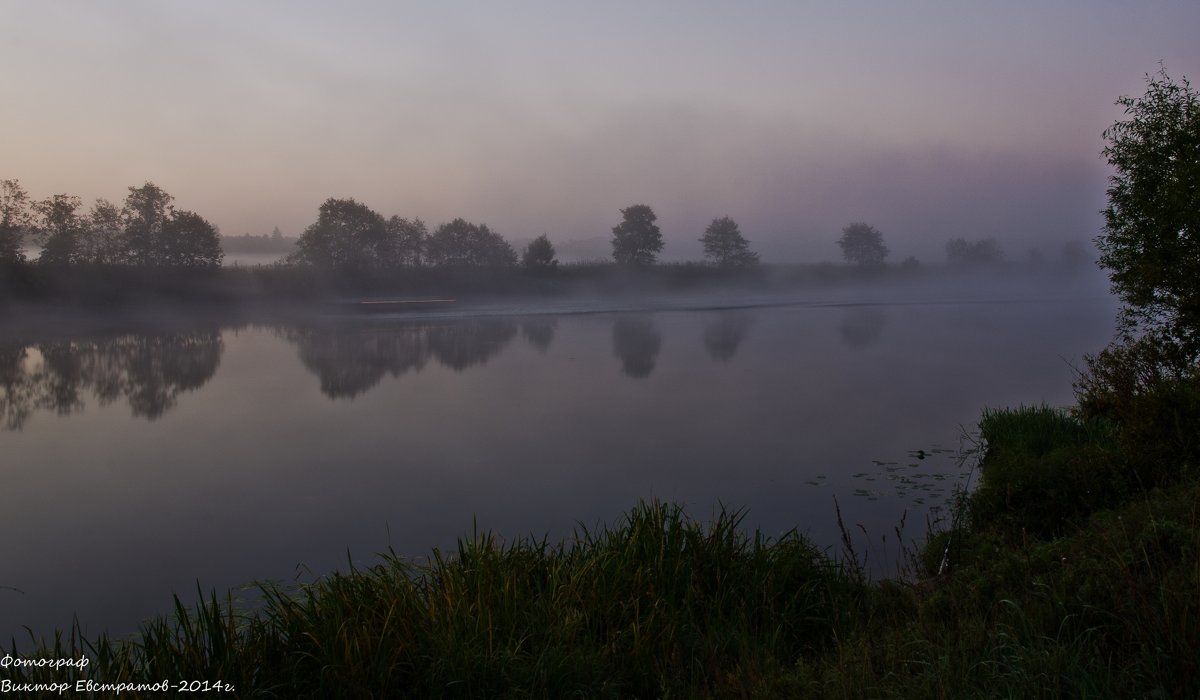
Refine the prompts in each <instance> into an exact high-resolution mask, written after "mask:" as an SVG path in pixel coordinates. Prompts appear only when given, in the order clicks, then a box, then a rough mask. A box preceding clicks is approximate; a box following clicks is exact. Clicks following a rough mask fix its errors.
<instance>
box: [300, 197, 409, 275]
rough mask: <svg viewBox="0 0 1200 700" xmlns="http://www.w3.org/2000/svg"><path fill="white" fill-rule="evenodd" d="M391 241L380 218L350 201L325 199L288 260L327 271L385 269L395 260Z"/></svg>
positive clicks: (393, 242)
mask: <svg viewBox="0 0 1200 700" xmlns="http://www.w3.org/2000/svg"><path fill="white" fill-rule="evenodd" d="M395 255H396V246H395V241H394V240H393V238H392V236H391V235H390V234H389V231H388V226H387V222H386V221H384V219H383V216H381V215H380V214H378V213H377V212H375V211H374V210H373V209H371V208H370V207H368V206H367V205H365V204H360V203H359V202H357V201H355V200H354V199H353V198H351V199H334V198H332V197H331V198H329V199H326V200H325V202H324V203H323V204H322V205H321V207H320V209H319V210H318V212H317V221H316V223H313V224H310V225H309V226H308V228H306V229H304V233H302V234H300V240H298V241H297V242H296V252H294V253H292V255H291V256H289V258H288V260H289V261H290V262H293V263H299V264H302V265H312V266H313V267H319V268H325V269H331V270H361V269H366V268H371V267H380V266H387V265H389V264H390V261H392V260H394V259H395Z"/></svg>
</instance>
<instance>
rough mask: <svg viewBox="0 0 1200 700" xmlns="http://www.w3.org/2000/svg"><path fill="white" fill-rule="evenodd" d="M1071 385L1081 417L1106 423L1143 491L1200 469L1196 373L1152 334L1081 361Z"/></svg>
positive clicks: (1199, 383) (1198, 373)
mask: <svg viewBox="0 0 1200 700" xmlns="http://www.w3.org/2000/svg"><path fill="white" fill-rule="evenodd" d="M1086 362H1087V369H1086V371H1084V372H1083V373H1082V374H1081V375H1080V376H1079V378H1078V380H1077V381H1076V383H1075V393H1076V399H1077V400H1078V403H1079V412H1080V415H1082V416H1084V417H1085V418H1086V419H1092V420H1094V419H1102V420H1106V421H1108V422H1109V423H1111V424H1112V425H1113V426H1114V429H1115V433H1116V436H1117V440H1118V443H1119V444H1120V446H1121V448H1122V451H1123V452H1124V453H1125V455H1126V456H1127V459H1128V460H1129V461H1130V462H1131V463H1132V464H1133V466H1134V467H1135V468H1136V472H1137V475H1138V478H1139V479H1141V480H1142V481H1143V482H1144V483H1145V485H1147V486H1148V485H1152V484H1161V483H1169V482H1170V481H1172V480H1174V479H1175V478H1177V477H1178V476H1179V473H1180V469H1182V468H1187V467H1189V466H1190V467H1192V468H1195V466H1196V465H1197V464H1200V430H1198V426H1200V367H1197V365H1196V364H1194V362H1192V361H1190V360H1189V358H1188V357H1187V354H1186V353H1185V352H1184V351H1183V350H1182V349H1181V348H1180V347H1179V346H1178V345H1177V344H1176V343H1174V342H1172V341H1169V340H1165V339H1163V338H1162V337H1161V336H1159V335H1157V334H1151V335H1145V336H1142V337H1141V338H1139V339H1137V340H1126V341H1125V342H1122V343H1116V344H1113V345H1111V346H1109V347H1108V348H1106V349H1105V350H1104V351H1102V352H1101V353H1100V354H1099V355H1089V356H1087V358H1086Z"/></svg>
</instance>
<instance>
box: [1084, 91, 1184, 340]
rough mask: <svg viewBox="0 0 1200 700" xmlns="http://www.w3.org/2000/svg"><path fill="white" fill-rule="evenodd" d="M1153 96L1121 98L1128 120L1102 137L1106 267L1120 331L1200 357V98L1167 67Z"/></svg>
mask: <svg viewBox="0 0 1200 700" xmlns="http://www.w3.org/2000/svg"><path fill="white" fill-rule="evenodd" d="M1146 82H1147V87H1146V94H1145V95H1143V96H1141V97H1138V98H1133V97H1128V96H1125V97H1122V98H1121V99H1119V100H1118V101H1117V104H1118V105H1120V106H1122V107H1124V108H1125V114H1126V116H1127V118H1126V119H1124V120H1122V121H1118V122H1116V123H1115V124H1113V125H1112V126H1111V127H1109V128H1108V129H1107V130H1106V131H1105V132H1104V137H1105V140H1106V141H1107V142H1108V145H1107V146H1106V147H1105V149H1104V156H1105V157H1106V158H1107V159H1108V163H1109V165H1111V166H1112V167H1113V170H1114V173H1113V175H1112V176H1111V177H1110V178H1109V187H1108V206H1107V207H1106V208H1105V210H1104V232H1103V234H1101V235H1100V237H1098V238H1097V239H1096V244H1097V246H1098V247H1099V249H1100V253H1101V255H1100V265H1101V266H1102V267H1104V268H1106V269H1107V270H1109V271H1110V273H1111V277H1112V283H1113V290H1114V291H1115V292H1116V293H1117V295H1118V296H1119V297H1120V299H1121V302H1122V305H1123V309H1122V325H1123V327H1124V329H1125V330H1126V331H1127V332H1129V333H1132V332H1133V331H1134V330H1136V329H1142V330H1146V331H1152V332H1153V333H1154V334H1155V335H1157V336H1159V337H1160V339H1161V340H1163V341H1166V342H1167V343H1169V344H1170V345H1173V346H1175V347H1177V348H1179V349H1182V350H1184V351H1185V352H1186V354H1187V355H1189V356H1191V357H1195V356H1197V355H1200V93H1198V92H1197V91H1196V90H1195V89H1193V88H1192V85H1191V83H1190V82H1188V79H1187V78H1182V79H1181V80H1180V81H1179V82H1175V81H1174V80H1172V79H1171V77H1170V76H1169V75H1167V72H1166V69H1165V68H1164V69H1160V70H1159V72H1158V73H1157V74H1155V75H1153V76H1150V75H1147V76H1146Z"/></svg>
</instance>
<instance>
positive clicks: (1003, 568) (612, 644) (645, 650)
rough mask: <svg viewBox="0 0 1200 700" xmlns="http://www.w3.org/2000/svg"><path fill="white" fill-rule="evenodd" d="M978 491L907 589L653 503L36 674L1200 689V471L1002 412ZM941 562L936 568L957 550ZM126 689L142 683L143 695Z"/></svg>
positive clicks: (281, 692) (929, 693)
mask: <svg viewBox="0 0 1200 700" xmlns="http://www.w3.org/2000/svg"><path fill="white" fill-rule="evenodd" d="M981 427H982V435H983V439H984V441H985V445H986V452H985V454H984V458H983V462H982V465H981V466H982V482H981V485H980V487H979V488H978V489H977V490H976V491H975V492H974V493H973V494H972V495H971V496H970V497H969V498H967V499H964V500H963V501H962V504H961V507H962V511H961V513H960V515H961V518H960V521H959V526H958V527H957V529H955V530H953V531H948V532H943V533H935V534H933V536H932V537H931V539H930V540H929V542H928V543H927V544H926V546H924V548H923V549H922V550H921V551H918V552H915V553H914V561H913V570H912V572H911V576H910V577H909V578H908V579H907V580H904V581H879V582H871V581H867V580H865V579H864V578H863V577H862V576H861V575H860V574H859V571H858V568H857V567H856V566H855V564H854V562H853V561H851V560H847V559H845V558H837V557H834V558H831V557H829V556H828V555H827V554H826V553H824V552H820V551H818V550H816V549H815V548H814V547H813V546H812V545H811V544H810V543H808V542H806V541H805V540H804V539H803V538H802V537H800V536H798V535H795V534H790V535H787V536H785V537H783V538H780V539H777V540H768V539H766V538H764V537H763V536H762V535H761V534H747V533H745V532H743V531H742V530H741V529H740V528H739V527H738V525H739V517H738V514H737V513H732V512H722V513H720V514H718V515H717V516H716V517H715V518H714V519H713V520H712V521H711V522H700V521H698V520H696V519H693V518H691V517H689V516H688V514H686V513H685V512H684V511H683V510H681V509H680V508H678V507H675V506H671V505H664V504H640V505H638V506H636V507H635V508H634V509H632V510H631V511H630V512H629V513H628V514H627V515H626V516H625V517H624V519H623V520H622V521H621V522H619V523H616V524H614V525H613V526H611V527H610V528H608V529H605V530H601V531H597V532H580V533H578V536H577V537H576V538H575V539H573V540H571V541H568V542H564V543H548V542H539V541H531V540H528V539H519V540H515V541H511V542H502V541H501V540H499V539H498V538H496V537H495V536H492V535H487V534H477V535H475V536H472V537H469V538H465V539H464V540H463V541H462V542H461V543H460V545H459V548H458V550H457V551H455V552H449V553H435V554H434V555H433V556H432V557H431V559H430V560H429V561H428V562H425V563H412V562H407V561H402V560H400V559H396V558H391V559H387V560H384V561H382V562H381V563H380V564H379V565H378V566H376V567H374V568H371V569H368V570H356V571H351V572H348V573H344V574H336V575H332V576H330V577H327V578H325V579H323V580H321V581H319V582H317V583H316V584H314V585H312V586H310V587H307V588H304V589H302V590H299V591H284V590H280V589H278V588H274V587H270V586H267V587H265V588H264V590H263V592H264V597H265V605H262V606H260V607H259V608H258V609H257V611H256V612H245V611H239V607H238V606H237V605H234V604H231V601H229V600H228V599H226V600H219V599H216V598H213V597H210V598H208V599H206V600H201V601H199V602H197V603H195V604H194V605H193V606H192V607H191V609H186V608H185V606H184V605H183V604H180V605H179V608H178V614H177V616H176V617H175V618H172V619H167V618H164V619H160V620H156V621H153V622H151V623H149V624H148V625H146V626H145V627H144V628H143V631H142V632H141V634H140V635H139V636H138V637H137V638H136V639H135V640H133V641H132V642H112V641H109V640H105V639H100V640H98V641H85V640H82V639H80V638H78V637H77V636H72V635H65V636H63V637H62V638H60V639H58V640H57V641H56V642H54V643H51V644H48V645H47V646H46V648H43V649H42V650H40V651H39V652H37V653H36V654H26V656H27V657H34V656H37V657H44V658H65V657H77V656H78V655H79V654H81V653H87V654H89V655H90V656H92V657H93V659H94V661H93V663H92V664H90V665H89V667H88V668H87V669H86V670H85V673H84V674H82V675H81V674H79V673H78V672H77V671H76V670H74V669H68V670H59V671H47V670H44V669H39V670H37V671H26V672H24V673H19V672H18V671H17V670H15V669H13V668H8V669H0V678H3V679H10V680H12V681H13V682H20V683H36V682H48V681H51V680H56V681H60V682H61V681H63V680H67V679H74V678H75V677H83V676H84V675H85V676H86V677H89V678H92V679H94V680H98V681H103V682H110V683H111V682H122V681H124V682H134V683H136V682H150V681H156V680H159V679H163V678H167V679H173V680H188V679H202V680H209V681H216V680H221V681H223V682H225V683H229V684H232V685H233V686H234V687H236V689H237V694H238V695H239V696H243V697H254V696H259V697H296V696H310V697H328V696H365V695H368V694H374V696H376V697H546V698H552V697H553V698H557V697H613V698H624V697H704V696H709V697H805V696H814V697H817V696H820V697H824V696H829V697H864V696H873V697H941V698H961V697H1060V696H1063V695H1067V696H1088V697H1195V696H1196V695H1197V693H1198V692H1200V668H1198V660H1200V479H1197V474H1196V472H1195V469H1194V464H1191V463H1180V464H1176V465H1173V467H1172V468H1171V469H1164V468H1163V465H1161V464H1159V465H1156V466H1157V469H1156V470H1155V471H1154V472H1153V473H1151V472H1149V471H1147V469H1148V465H1146V464H1144V463H1143V462H1141V461H1139V460H1138V459H1136V458H1134V459H1130V456H1129V455H1128V454H1127V453H1126V450H1127V449H1128V448H1129V446H1128V445H1125V444H1123V443H1122V438H1121V433H1122V429H1121V426H1119V425H1114V424H1113V423H1111V422H1105V421H1102V420H1100V419H1084V418H1080V417H1075V416H1072V415H1068V414H1066V413H1063V412H1060V411H1057V410H1054V409H1048V408H1025V409H1017V410H1007V411H996V412H989V413H987V414H985V416H984V419H983V421H982V426H981ZM947 551H948V553H949V556H948V566H947V567H946V568H945V570H943V571H942V572H941V573H940V574H939V573H938V570H939V569H940V568H941V567H942V562H943V558H944V554H945V553H946V552H947ZM125 695H129V694H128V693H126V694H125Z"/></svg>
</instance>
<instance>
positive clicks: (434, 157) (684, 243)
mask: <svg viewBox="0 0 1200 700" xmlns="http://www.w3.org/2000/svg"><path fill="white" fill-rule="evenodd" d="M1198 29H1200V3H1197V2H1195V1H1194V0H1193V1H1191V2H1101V1H1097V2H1064V1H1054V0H1047V1H1042V2H1025V1H1015V2H1011V1H1010V2H990V3H983V2H962V1H958V2H904V3H900V2H838V3H833V2H828V3H816V2H811V3H809V2H745V3H733V2H701V1H698V0H692V1H691V2H637V3H634V2H605V3H598V2H597V3H584V2H561V1H560V2H494V3H491V2H489V3H484V2H477V3H458V2H437V3H429V2H423V3H399V2H395V3H393V2H342V3H336V4H335V3H316V2H245V1H243V2H224V1H208V2H198V1H193V2H19V1H11V0H0V64H2V65H3V66H4V67H5V70H4V79H3V81H2V82H0V86H2V98H0V128H2V129H3V132H4V136H3V138H2V139H0V178H17V179H19V180H20V181H21V182H22V184H24V186H25V188H26V189H27V190H28V191H29V192H30V194H31V195H32V196H33V197H35V198H39V199H40V198H44V197H47V196H49V195H51V194H55V193H59V192H66V193H69V194H75V195H79V196H81V197H82V198H83V199H84V200H85V202H86V203H87V204H89V205H90V203H91V202H92V200H94V199H95V198H97V197H105V198H108V199H112V200H114V201H119V200H121V199H122V198H123V197H124V195H125V193H126V192H127V189H126V188H127V187H129V186H130V185H139V184H141V183H142V182H144V181H146V180H152V181H154V182H155V183H157V184H158V185H160V186H161V187H163V188H164V189H166V190H167V191H168V192H170V193H171V194H173V195H175V197H176V204H177V205H178V206H180V207H183V208H186V209H192V210H195V211H197V212H198V213H200V214H201V215H203V216H204V217H206V218H207V219H209V220H210V221H212V222H213V223H214V224H216V225H217V226H219V227H220V229H221V231H222V233H224V234H227V235H236V234H240V233H245V232H250V233H255V234H258V233H268V232H270V230H271V229H272V227H273V226H279V227H280V228H281V229H282V230H283V231H284V233H285V234H287V235H298V234H299V233H300V231H301V230H302V229H303V227H304V226H306V225H307V224H309V223H311V222H312V221H313V220H314V219H315V217H316V211H317V207H318V206H319V205H320V203H321V202H322V201H323V200H324V199H325V198H327V197H331V196H334V197H355V198H356V199H358V200H360V201H363V202H365V203H366V204H368V205H370V206H371V207H373V208H375V209H376V210H378V211H379V212H380V213H382V214H384V215H385V216H388V215H391V214H399V215H401V216H405V217H410V218H411V217H421V218H422V219H424V220H425V221H426V222H428V223H430V224H431V225H434V226H436V225H437V224H438V223H441V222H444V221H447V220H449V219H451V218H454V217H458V216H461V217H464V218H467V219H470V220H473V221H476V222H486V223H487V224H489V225H490V226H492V227H493V228H494V229H496V230H497V231H499V232H500V233H501V234H502V235H504V236H506V237H507V238H509V239H510V240H514V241H519V240H522V239H529V238H532V237H534V236H536V235H538V234H540V233H543V232H545V233H548V234H549V236H550V238H551V240H552V241H568V240H578V239H589V238H592V239H607V238H608V237H609V236H610V235H611V228H612V226H614V225H615V224H616V223H617V222H618V221H619V219H620V212H619V210H620V208H622V207H625V206H628V205H630V204H635V203H646V204H649V205H651V206H652V207H653V208H654V209H655V211H656V212H657V213H658V216H659V224H660V226H661V227H662V230H663V233H664V236H665V238H666V240H667V247H666V249H665V250H664V251H663V252H664V257H665V258H667V259H687V258H698V257H699V255H700V245H699V243H698V242H697V241H696V239H697V238H699V236H700V234H701V233H702V232H703V228H704V226H705V225H706V224H707V223H708V222H709V221H710V220H712V219H713V218H714V217H718V216H731V217H733V218H734V219H735V220H737V221H738V222H739V223H740V224H741V228H742V231H743V233H745V235H746V236H747V237H748V238H749V239H750V241H751V243H752V245H753V246H754V247H756V248H757V249H759V250H761V251H762V252H763V254H764V257H765V258H767V259H774V260H834V259H836V258H837V257H838V249H837V247H836V245H835V243H834V241H836V239H837V236H838V235H839V233H840V230H841V228H842V227H843V226H845V225H846V224H847V223H849V222H851V221H866V222H868V223H871V224H873V225H874V226H876V227H877V228H879V229H880V230H881V231H882V232H883V233H884V236H885V240H886V241H887V243H888V244H889V245H890V246H891V248H892V251H893V255H894V256H895V259H899V258H902V257H904V256H907V255H916V256H917V257H919V258H923V259H929V260H940V259H941V251H942V247H943V245H944V244H945V241H946V240H947V239H948V238H950V237H954V236H964V237H967V238H979V237H983V236H995V237H997V238H998V239H999V240H1000V241H1001V243H1002V246H1003V247H1004V248H1005V250H1006V252H1007V253H1008V254H1009V255H1010V257H1023V256H1024V255H1025V252H1026V251H1027V250H1028V248H1029V247H1030V246H1033V245H1041V246H1044V247H1045V249H1046V250H1047V251H1048V252H1050V251H1055V250H1057V249H1058V248H1059V247H1060V246H1061V244H1062V242H1063V241H1066V240H1071V239H1075V240H1087V239H1090V238H1091V237H1093V236H1094V235H1095V234H1096V233H1097V231H1098V227H1099V224H1100V217H1099V215H1098V213H1097V212H1098V210H1099V209H1100V208H1101V207H1102V206H1103V203H1104V186H1105V177H1106V174H1107V170H1106V166H1105V165H1104V164H1103V162H1102V160H1101V158H1100V156H1099V151H1100V150H1101V148H1102V147H1103V141H1102V138H1101V132H1102V131H1103V130H1104V128H1105V127H1106V126H1108V125H1109V124H1111V123H1112V122H1113V120H1115V119H1117V118H1118V117H1119V116H1120V114H1121V113H1120V110H1119V108H1117V107H1115V106H1114V105H1113V102H1114V101H1115V100H1116V98H1117V97H1119V96H1120V95H1122V94H1141V93H1142V92H1143V89H1144V85H1145V82H1144V80H1145V74H1146V73H1151V72H1154V71H1156V70H1158V66H1159V61H1162V62H1163V63H1164V64H1165V66H1166V68H1167V70H1168V72H1169V73H1170V74H1171V75H1172V76H1173V77H1175V78H1179V77H1180V76H1184V75H1186V76H1188V77H1191V78H1196V77H1197V76H1198V75H1200V71H1198V70H1197V69H1198V68H1200V42H1198V41H1197V40H1196V35H1197V30H1198Z"/></svg>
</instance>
